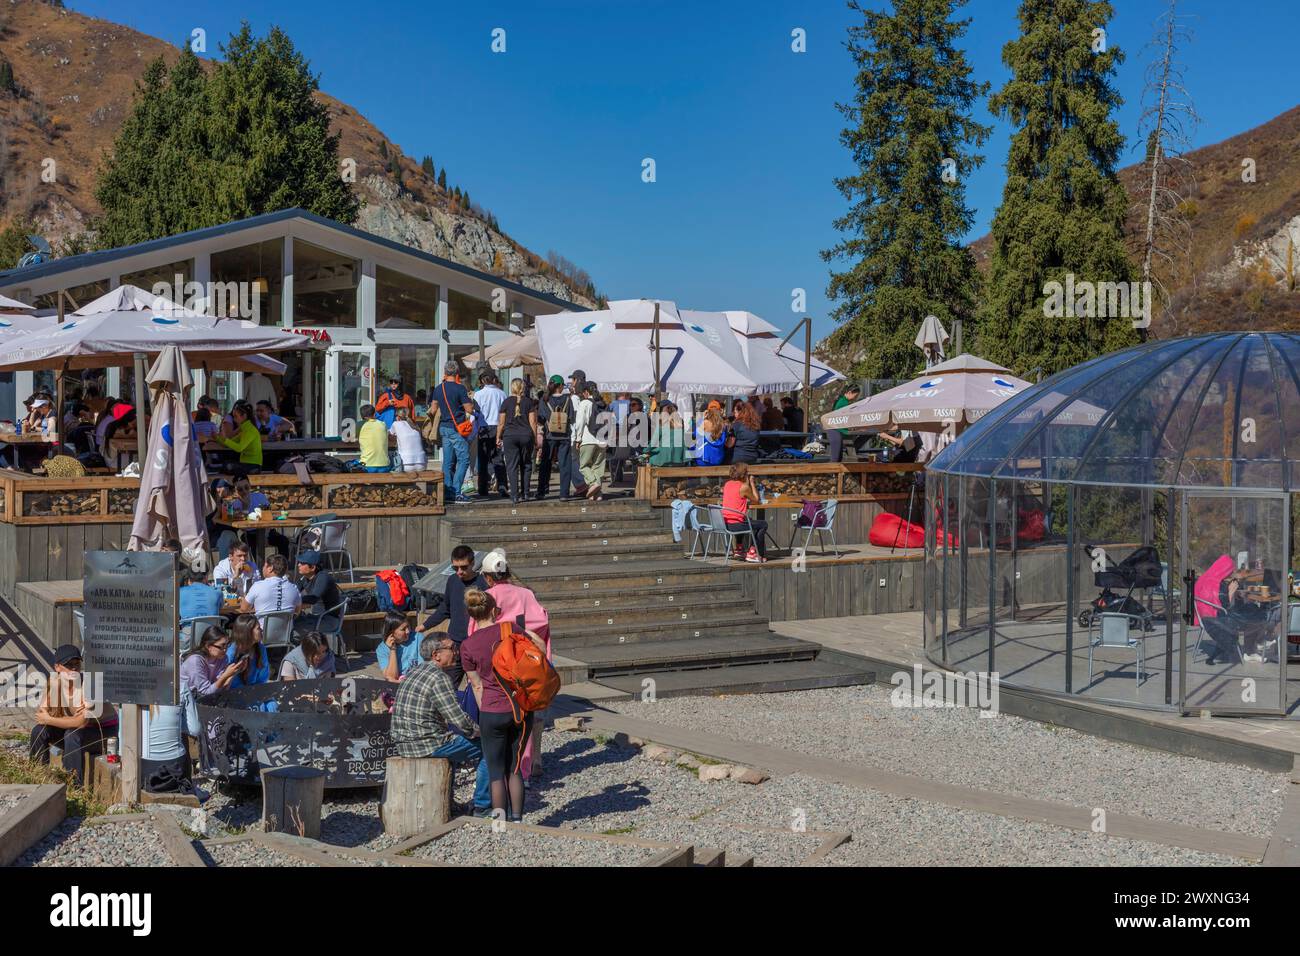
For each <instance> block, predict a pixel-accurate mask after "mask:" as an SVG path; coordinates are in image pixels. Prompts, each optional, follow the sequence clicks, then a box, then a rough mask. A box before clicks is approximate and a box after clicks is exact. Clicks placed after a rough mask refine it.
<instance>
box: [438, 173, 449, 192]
mask: <svg viewBox="0 0 1300 956" xmlns="http://www.w3.org/2000/svg"><path fill="white" fill-rule="evenodd" d="M438 188H439V189H441V190H442V191H443V192H446V191H447V170H446V168H444V169H443V170H442V172H440V173H439V174H438Z"/></svg>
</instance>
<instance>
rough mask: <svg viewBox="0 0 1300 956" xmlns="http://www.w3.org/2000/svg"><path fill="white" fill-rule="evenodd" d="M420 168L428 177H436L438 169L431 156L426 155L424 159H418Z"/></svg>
mask: <svg viewBox="0 0 1300 956" xmlns="http://www.w3.org/2000/svg"><path fill="white" fill-rule="evenodd" d="M420 168H421V169H422V170H424V175H426V176H428V177H429V178H430V179H437V178H438V169H437V167H435V166H434V165H433V157H432V156H426V157H424V159H422V160H420Z"/></svg>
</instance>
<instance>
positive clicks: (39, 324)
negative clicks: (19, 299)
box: [0, 312, 58, 348]
mask: <svg viewBox="0 0 1300 956" xmlns="http://www.w3.org/2000/svg"><path fill="white" fill-rule="evenodd" d="M57 322H58V316H54V315H32V314H31V313H27V314H20V313H17V312H15V313H12V314H8V313H0V348H3V347H4V345H5V344H7V343H9V342H12V341H15V340H16V339H17V338H18V337H19V336H22V335H27V334H28V333H30V332H43V331H45V330H46V329H50V328H53V327H54V325H55V324H56V323H57Z"/></svg>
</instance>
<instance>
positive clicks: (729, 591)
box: [533, 578, 753, 614]
mask: <svg viewBox="0 0 1300 956" xmlns="http://www.w3.org/2000/svg"><path fill="white" fill-rule="evenodd" d="M533 590H534V592H535V593H536V594H537V599H538V600H539V601H541V602H542V603H543V604H544V605H545V606H546V609H547V610H548V611H550V612H551V613H552V614H555V613H557V612H559V611H584V610H590V609H592V608H610V609H613V608H617V609H622V608H629V607H635V606H637V605H640V604H644V603H645V602H646V600H647V598H652V599H653V600H654V601H656V602H660V603H664V602H666V603H668V604H672V605H676V606H680V607H689V606H694V605H697V604H701V603H706V602H709V601H712V600H714V599H715V598H716V599H721V600H731V599H732V598H739V597H740V596H741V595H742V593H743V592H742V591H741V590H740V586H739V585H733V584H725V583H722V584H719V583H716V582H710V583H706V584H661V585H658V586H655V587H653V588H640V587H635V586H628V585H627V583H626V582H625V581H624V580H622V579H618V578H615V579H611V580H609V581H597V582H595V586H593V587H590V588H587V589H586V590H583V591H581V592H574V591H568V592H565V591H551V590H550V589H549V586H543V587H539V588H534V589H533ZM749 603H750V605H751V606H752V604H753V602H752V601H750V602H749Z"/></svg>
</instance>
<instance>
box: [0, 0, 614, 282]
mask: <svg viewBox="0 0 1300 956" xmlns="http://www.w3.org/2000/svg"><path fill="white" fill-rule="evenodd" d="M159 56H162V57H163V58H164V59H165V60H166V61H167V62H168V64H171V63H174V62H175V60H176V56H177V52H176V48H175V47H174V46H172V45H170V44H168V43H166V42H164V41H163V40H159V39H157V38H155V37H151V36H147V35H145V34H142V33H138V32H136V31H135V30H131V29H129V28H127V27H124V26H121V25H119V24H115V23H112V22H110V21H107V20H100V19H96V18H93V17H88V16H84V15H82V14H79V13H76V12H74V11H71V10H67V9H64V8H62V7H60V6H57V5H55V4H51V3H47V2H45V0H0V58H2V59H4V60H7V61H8V62H9V63H10V65H11V67H12V71H13V76H14V82H15V84H16V85H17V91H16V92H5V91H3V90H0V221H4V220H8V219H10V218H14V217H18V216H31V217H32V218H34V219H35V220H36V222H37V224H38V226H39V228H40V230H41V232H42V234H43V235H44V236H46V238H48V239H50V240H51V242H56V240H59V239H62V238H66V237H68V236H73V235H76V234H78V233H81V232H83V231H84V230H85V229H86V227H87V223H88V222H89V220H90V218H91V217H93V216H94V215H96V214H97V213H98V212H99V211H100V210H99V207H98V205H97V203H96V202H95V197H94V187H95V172H96V169H97V168H98V166H99V164H100V161H101V158H102V157H103V155H104V154H105V153H106V152H108V151H110V150H111V149H112V145H113V139H114V136H115V135H116V133H117V131H118V128H119V127H120V126H121V124H122V122H123V121H124V119H125V118H126V116H127V114H128V113H129V112H130V108H131V97H132V94H133V92H134V89H135V84H136V81H137V80H138V79H139V77H140V75H141V74H142V73H143V72H144V68H145V66H146V65H147V64H148V63H149V62H150V61H151V60H154V59H156V58H157V57H159ZM318 95H319V96H320V98H321V100H322V102H324V103H325V104H326V105H327V106H328V108H329V111H330V117H331V121H332V123H333V126H334V128H335V129H337V130H338V131H340V132H341V134H342V138H341V141H340V144H339V155H340V157H342V158H343V159H349V158H351V159H354V160H355V161H356V176H357V181H356V186H355V188H356V190H357V194H358V196H359V198H360V199H361V201H362V203H363V205H362V209H361V215H360V218H359V219H358V221H357V226H358V227H359V228H361V229H365V230H366V231H368V232H372V233H375V234H376V235H380V236H384V237H386V238H389V239H394V240H396V241H398V242H402V243H406V244H408V245H412V246H415V247H417V248H419V249H423V250H424V251H426V252H431V253H434V254H435V255H440V256H444V257H446V258H448V259H452V260H455V261H457V262H460V263H463V264H465V265H469V266H473V267H475V268H477V269H481V270H483V271H486V272H491V273H494V274H497V275H500V276H503V277H505V278H509V279H513V280H515V281H517V282H519V283H521V284H522V285H525V286H527V287H529V288H531V289H536V290H537V291H540V292H548V293H551V294H553V295H557V296H560V297H561V298H564V299H568V300H569V301H572V302H575V303H578V304H580V305H587V306H592V305H595V301H594V298H595V297H594V294H593V293H594V287H592V286H591V285H589V283H590V278H589V277H588V276H587V275H586V274H585V273H583V272H581V270H578V269H575V268H573V267H572V266H571V265H570V264H568V263H567V262H565V261H564V260H562V259H561V258H560V257H555V256H551V257H550V258H552V259H553V260H554V261H553V262H548V261H547V259H545V258H543V257H541V256H539V255H537V254H536V253H534V252H531V251H530V250H528V249H526V248H524V247H523V246H522V245H520V244H519V243H517V242H515V241H514V240H513V239H511V238H510V237H509V236H507V235H506V234H504V233H503V232H501V231H499V229H497V228H494V224H495V217H494V216H492V215H491V214H490V213H487V212H486V211H484V210H481V209H478V208H476V207H471V208H469V209H466V208H465V207H464V206H463V205H462V204H461V203H458V202H457V201H456V199H455V198H453V196H452V195H451V194H450V193H449V192H448V190H446V189H442V188H440V187H439V186H438V184H437V183H436V182H435V181H434V180H433V178H432V177H431V176H429V175H427V174H426V173H425V172H424V171H423V170H422V169H421V168H420V164H419V161H418V159H412V158H411V157H408V156H404V155H402V154H401V152H400V150H399V149H398V148H397V147H396V146H395V145H394V144H393V143H391V142H389V141H388V140H387V139H386V138H385V136H384V135H383V132H382V131H381V130H379V129H377V128H376V127H375V126H374V125H373V124H372V123H370V122H369V121H368V120H367V119H366V118H365V117H364V116H362V115H361V114H360V113H358V112H357V111H356V110H355V109H353V108H352V107H350V106H349V105H347V104H346V103H343V102H340V101H339V100H336V99H334V98H333V97H330V96H328V95H326V94H324V93H321V94H318ZM43 173H44V174H45V175H44V176H43V175H42V174H43ZM50 173H53V176H52V177H51V176H50ZM449 176H451V177H452V181H451V182H449V184H448V185H449V187H450V186H452V184H453V183H454V171H453V172H451V173H449ZM50 178H52V179H53V181H52V182H50V181H47V180H48V179H50ZM56 248H57V244H56Z"/></svg>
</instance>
